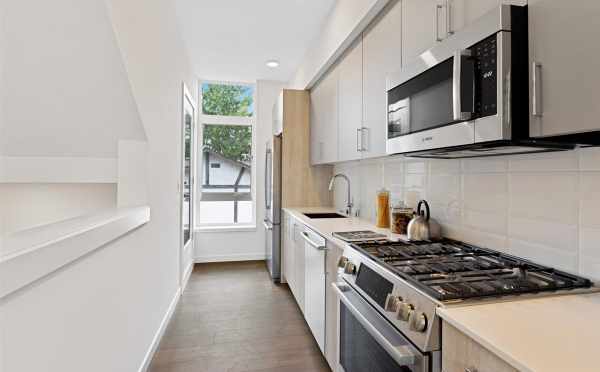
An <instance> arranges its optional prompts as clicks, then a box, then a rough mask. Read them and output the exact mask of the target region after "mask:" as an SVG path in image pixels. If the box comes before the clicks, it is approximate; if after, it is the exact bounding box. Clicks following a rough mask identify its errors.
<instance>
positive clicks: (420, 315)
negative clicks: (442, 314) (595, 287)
mask: <svg viewBox="0 0 600 372" xmlns="http://www.w3.org/2000/svg"><path fill="white" fill-rule="evenodd" d="M339 265H340V268H341V270H340V275H339V280H338V283H336V284H334V288H335V290H336V292H337V294H338V298H339V314H338V315H339V328H340V331H339V333H340V334H339V338H340V346H339V350H338V355H339V357H338V360H339V365H338V370H339V371H344V372H355V371H356V372H358V371H366V370H368V371H372V372H377V371H413V372H439V371H441V345H442V343H441V338H442V333H441V321H440V319H439V317H438V316H437V315H436V309H437V308H438V307H443V306H456V305H457V304H460V303H465V302H477V301H490V300H498V299H500V298H502V300H505V299H507V298H508V299H510V298H511V297H517V296H523V295H527V296H531V295H536V296H540V295H543V294H548V295H550V294H557V293H558V292H563V291H564V292H566V291H582V290H583V291H586V290H589V289H590V288H591V287H592V283H591V282H590V281H589V280H587V279H585V278H581V277H578V276H575V275H572V274H568V273H565V272H562V271H559V270H555V269H552V268H549V267H545V266H542V265H538V264H535V263H533V262H531V261H527V260H524V259H521V258H518V257H514V256H511V255H508V254H504V253H500V252H497V251H493V250H490V249H484V248H479V247H475V246H472V245H469V244H466V243H462V242H458V241H454V240H449V239H445V240H443V241H440V242H422V243H405V242H391V241H371V242H364V243H355V244H352V245H348V246H347V247H346V248H345V250H344V255H343V256H342V258H341V259H340V263H339Z"/></svg>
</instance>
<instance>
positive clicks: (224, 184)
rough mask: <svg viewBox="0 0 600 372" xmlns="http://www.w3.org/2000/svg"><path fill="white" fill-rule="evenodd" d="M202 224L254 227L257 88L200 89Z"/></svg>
mask: <svg viewBox="0 0 600 372" xmlns="http://www.w3.org/2000/svg"><path fill="white" fill-rule="evenodd" d="M200 97H201V107H202V114H201V117H200V122H201V124H202V138H201V141H199V143H200V146H201V148H200V151H199V154H201V157H202V159H201V161H200V162H199V168H200V169H199V178H200V180H201V181H202V182H201V189H200V198H199V200H200V201H199V206H198V210H199V213H198V217H199V218H198V220H199V224H200V225H201V226H204V227H210V226H213V227H214V226H219V227H221V226H234V225H239V226H244V225H254V224H255V206H254V199H255V198H254V174H253V172H252V170H253V167H254V164H253V163H254V156H253V153H254V131H253V129H254V86H253V85H248V84H232V83H212V82H203V83H201V84H200Z"/></svg>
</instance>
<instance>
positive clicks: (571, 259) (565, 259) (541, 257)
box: [508, 239, 578, 273]
mask: <svg viewBox="0 0 600 372" xmlns="http://www.w3.org/2000/svg"><path fill="white" fill-rule="evenodd" d="M508 252H509V253H511V254H513V255H515V256H519V257H522V258H526V259H529V260H532V261H534V262H536V263H539V264H542V265H547V266H552V267H555V268H557V269H561V270H565V271H568V272H572V273H576V272H577V271H578V265H577V253H576V252H569V251H564V250H556V249H553V248H550V247H548V246H545V245H541V244H535V243H531V242H526V241H522V240H518V239H510V240H509V241H508Z"/></svg>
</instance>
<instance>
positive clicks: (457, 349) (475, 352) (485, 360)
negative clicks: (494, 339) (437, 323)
mask: <svg viewBox="0 0 600 372" xmlns="http://www.w3.org/2000/svg"><path fill="white" fill-rule="evenodd" d="M442 371H443V372H465V371H473V372H488V371H490V372H491V371H493V372H517V369H515V368H513V367H512V366H511V365H509V364H508V363H506V362H505V361H503V360H502V359H500V358H499V357H498V356H496V355H495V354H493V353H492V352H490V351H489V350H487V349H486V348H484V347H483V346H481V345H480V344H478V343H477V342H475V341H474V340H473V339H471V338H470V337H468V336H467V335H465V334H464V333H462V332H460V331H459V330H457V329H456V328H454V327H453V326H451V325H450V324H448V323H447V322H443V324H442Z"/></svg>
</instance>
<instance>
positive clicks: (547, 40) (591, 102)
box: [528, 0, 600, 137]
mask: <svg viewBox="0 0 600 372" xmlns="http://www.w3.org/2000/svg"><path fill="white" fill-rule="evenodd" d="M528 4H529V41H530V44H529V54H530V65H529V68H530V71H533V65H534V63H535V64H538V68H537V75H538V76H537V77H538V82H539V85H538V86H537V89H535V88H536V87H534V86H533V84H532V80H533V75H534V74H533V73H531V72H530V73H531V75H532V76H530V93H531V94H530V97H533V95H534V89H535V90H537V92H536V96H537V97H539V99H540V101H539V105H538V108H537V111H538V113H539V115H538V116H534V115H532V117H531V125H532V127H531V134H532V135H533V136H544V137H545V136H555V135H563V134H571V133H578V132H586V131H591V130H598V129H599V128H600V124H599V122H598V117H600V105H598V97H599V96H600V88H599V87H600V74H598V73H597V71H596V69H597V66H599V65H600V49H599V48H598V47H597V39H598V26H599V22H598V19H600V2H599V1H597V0H579V1H577V2H576V5H575V4H574V3H573V2H569V1H564V0H529V2H528ZM531 101H532V104H533V103H534V102H533V101H534V100H533V99H531ZM565 128H568V129H565Z"/></svg>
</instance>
